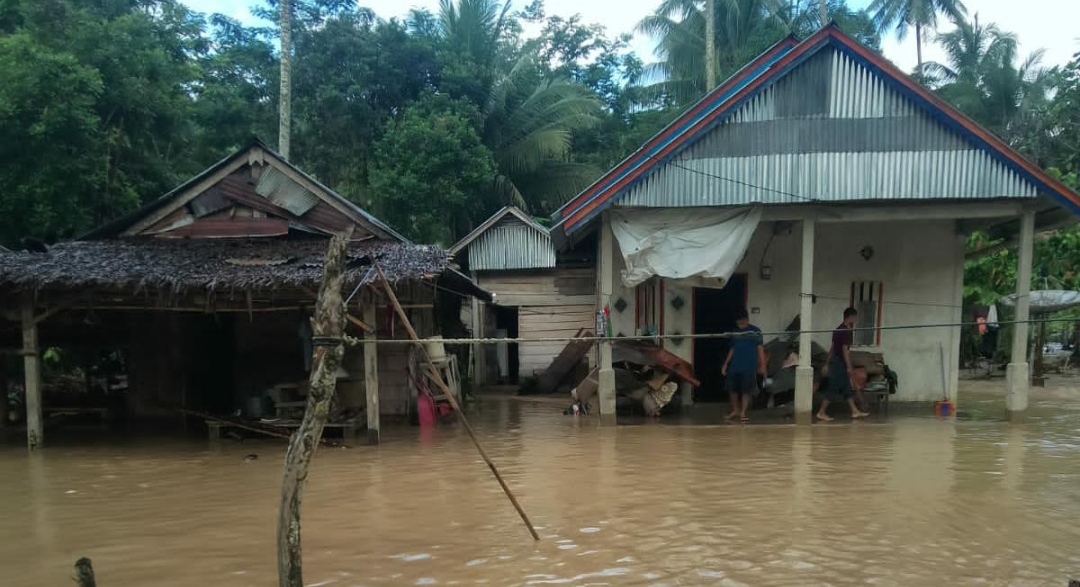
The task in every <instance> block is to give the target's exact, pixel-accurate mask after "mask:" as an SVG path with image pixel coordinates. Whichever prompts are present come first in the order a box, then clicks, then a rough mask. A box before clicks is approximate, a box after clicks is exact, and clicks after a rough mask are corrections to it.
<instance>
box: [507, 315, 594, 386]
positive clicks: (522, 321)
mask: <svg viewBox="0 0 1080 587" xmlns="http://www.w3.org/2000/svg"><path fill="white" fill-rule="evenodd" d="M594 307H595V306H594V305H593V304H588V305H573V306H531V307H530V306H525V307H522V308H520V309H519V310H518V331H519V333H520V336H521V338H557V337H566V338H569V337H572V336H574V335H575V334H577V332H578V330H581V329H582V328H588V329H589V330H592V329H593V328H594V324H595V323H596V318H595V315H594V313H593V308H594ZM565 346H566V343H565V342H529V343H521V344H519V345H518V361H519V363H518V364H519V370H518V375H519V377H533V376H535V375H538V374H539V373H540V372H541V371H543V370H544V369H546V368H547V366H548V365H549V364H551V361H553V360H554V359H555V357H557V356H558V355H559V353H560V352H561V351H562V349H563V347H565ZM591 362H592V360H591V357H590V363H591Z"/></svg>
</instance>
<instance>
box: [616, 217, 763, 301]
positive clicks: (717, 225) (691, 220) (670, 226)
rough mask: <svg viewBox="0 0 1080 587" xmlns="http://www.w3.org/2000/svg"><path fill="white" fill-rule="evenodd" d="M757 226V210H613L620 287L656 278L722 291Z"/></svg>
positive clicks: (632, 285)
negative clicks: (620, 264) (691, 282)
mask: <svg viewBox="0 0 1080 587" xmlns="http://www.w3.org/2000/svg"><path fill="white" fill-rule="evenodd" d="M760 221H761V208H760V207H759V206H753V207H746V208H669V209H663V210H645V209H634V210H616V211H614V212H613V213H612V224H611V228H612V232H614V234H615V240H616V241H618V243H619V249H620V250H621V251H622V255H623V260H624V261H625V262H626V269H624V270H623V272H622V282H623V285H625V286H626V287H634V286H637V285H638V284H641V283H644V282H645V281H646V280H648V279H649V278H650V277H653V276H654V275H655V276H659V277H666V278H669V279H695V280H696V281H697V282H698V285H700V286H703V287H723V286H724V285H726V284H727V281H728V279H730V278H731V274H732V273H734V272H735V269H736V268H737V267H738V266H739V262H740V261H742V258H743V255H745V254H746V248H747V247H748V246H750V238H751V237H752V236H753V235H754V230H755V229H756V228H757V225H758V222H760Z"/></svg>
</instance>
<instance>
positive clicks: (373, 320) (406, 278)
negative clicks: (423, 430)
mask: <svg viewBox="0 0 1080 587" xmlns="http://www.w3.org/2000/svg"><path fill="white" fill-rule="evenodd" d="M350 229H351V231H352V232H351V241H350V244H349V247H348V252H347V264H346V279H345V283H346V288H347V289H348V291H346V292H345V295H346V296H347V298H348V300H349V302H348V330H347V334H349V335H351V336H353V337H356V338H357V339H362V340H363V341H364V342H365V343H375V342H376V341H379V340H381V339H399V340H400V339H404V338H407V333H406V331H405V330H404V329H403V328H402V327H401V324H400V323H399V321H398V320H397V318H396V317H395V315H394V311H393V310H392V308H391V306H390V302H389V301H388V299H387V297H386V296H385V295H384V292H383V289H382V285H383V284H382V282H381V280H380V279H379V277H378V272H377V271H376V270H375V267H376V265H378V267H380V268H381V269H382V271H383V272H385V275H386V279H387V281H388V282H390V283H391V284H392V285H393V287H394V290H395V292H396V295H397V296H398V297H399V299H400V301H401V304H402V305H403V306H404V308H405V311H406V312H407V314H408V317H409V320H410V322H411V323H412V324H413V325H414V326H415V328H416V330H417V332H418V334H419V336H421V337H430V336H433V335H438V334H440V324H439V322H438V320H437V315H438V313H437V306H438V304H439V303H440V292H448V293H447V295H453V296H456V297H461V296H465V297H468V296H473V295H479V296H481V299H483V300H485V301H486V300H489V299H490V296H489V295H488V294H486V292H484V291H483V290H481V289H480V288H478V287H476V285H475V284H473V283H472V282H471V281H470V280H469V279H468V278H467V277H465V276H464V275H463V274H461V273H458V272H457V271H455V270H454V269H453V267H452V265H451V261H450V257H449V255H448V253H447V252H446V251H444V250H441V249H439V248H437V247H433V246H425V245H416V244H413V243H411V242H409V241H408V240H407V239H406V238H404V237H403V236H401V235H400V234H398V233H397V232H395V231H394V230H392V229H391V228H390V227H388V226H386V225H385V224H383V223H382V222H380V221H379V220H378V219H376V218H375V217H373V216H372V215H370V214H368V213H367V212H365V211H364V210H362V209H361V208H360V207H358V206H357V205H355V204H353V203H352V202H350V201H348V200H346V199H345V198H344V197H342V196H341V195H339V194H337V193H335V192H334V191H333V190H331V189H330V188H328V187H326V186H324V185H322V184H321V183H319V182H318V181H316V180H315V179H314V178H312V177H310V176H308V175H306V174H305V173H303V172H302V171H301V170H299V169H297V168H296V167H295V166H293V165H291V164H290V163H288V162H287V161H285V160H284V159H282V158H281V157H280V156H279V155H278V154H276V153H275V152H274V151H273V150H271V149H270V148H268V147H266V146H265V145H263V144H261V143H258V142H255V143H252V144H251V145H249V146H248V147H246V148H244V149H241V150H239V151H237V152H236V153H234V154H232V155H231V156H229V157H227V158H225V159H224V160H222V161H220V162H219V163H217V164H215V165H214V166H212V167H211V168H209V169H207V170H206V171H204V172H203V173H201V174H200V175H198V176H196V177H194V178H192V179H190V180H189V181H187V182H185V183H184V184H183V185H181V186H179V187H177V188H176V189H174V190H173V191H171V192H169V193H168V194H165V195H164V196H162V197H161V198H159V199H157V200H154V201H152V202H151V203H149V204H147V205H146V206H145V207H143V208H142V209H140V210H138V211H136V212H134V213H132V214H130V215H128V216H126V217H123V218H120V219H118V220H116V221H114V222H111V223H109V224H107V225H105V226H102V227H100V228H98V229H96V230H94V231H92V232H91V233H89V234H87V235H85V236H83V237H82V238H79V239H77V240H74V241H71V242H64V243H59V244H56V245H54V246H51V247H44V246H39V247H36V248H37V249H38V250H33V251H19V252H3V253H0V308H2V309H3V312H2V319H0V348H4V349H8V350H10V351H13V352H15V353H18V354H19V355H21V356H22V360H21V361H14V362H8V363H0V366H3V365H8V366H9V367H11V368H9V369H7V376H8V377H7V378H8V379H9V380H14V379H18V380H19V381H17V382H15V383H16V387H21V388H23V389H25V394H23V395H22V396H21V397H25V412H26V419H25V425H26V428H27V435H28V440H29V443H30V446H31V447H32V448H33V447H36V446H39V445H41V443H42V442H43V435H44V430H43V428H44V426H43V423H45V422H46V421H47V420H49V419H50V418H52V417H53V416H60V415H69V416H70V415H79V414H82V415H85V414H94V413H99V412H100V413H105V412H109V413H111V415H112V417H114V418H119V419H121V420H122V421H124V422H129V423H136V422H138V423H158V422H163V423H171V424H182V425H184V426H203V425H204V423H203V422H204V418H203V416H202V415H203V414H205V415H207V416H208V417H229V415H231V414H234V413H238V414H240V415H241V417H244V418H247V419H248V420H251V421H254V422H256V423H257V424H258V425H260V426H262V427H270V428H277V429H282V430H284V431H285V432H287V431H288V430H289V427H290V426H291V425H294V424H295V423H296V420H297V419H298V418H299V416H301V415H302V412H303V406H304V402H305V395H306V386H307V378H308V373H307V371H308V369H309V368H310V364H309V363H310V358H311V351H312V344H313V342H312V334H311V328H310V323H309V322H308V320H309V318H310V313H311V310H312V308H313V306H314V303H315V300H316V297H317V293H316V292H317V290H318V287H319V283H320V281H321V278H322V274H323V259H324V256H325V254H326V250H327V244H328V242H329V236H330V235H332V234H337V233H341V232H344V231H347V230H350ZM412 346H413V345H408V344H361V345H356V346H347V348H346V354H345V358H344V361H343V364H342V367H341V369H339V371H338V388H337V391H338V393H337V394H336V395H337V398H336V404H335V406H334V407H333V409H332V410H331V414H330V424H329V426H330V427H331V428H334V427H337V428H341V429H343V431H350V430H352V429H355V428H359V429H364V428H366V429H367V431H368V437H369V439H370V440H372V441H375V442H377V441H378V433H379V428H380V417H392V418H398V417H403V416H405V415H406V414H408V413H409V412H410V410H411V409H412V406H413V402H414V398H415V394H416V387H415V385H414V383H415V377H413V373H411V371H415V370H416V369H415V361H416V359H415V358H414V357H412V352H411V351H410V348H412ZM54 348H55V349H60V355H61V356H64V357H76V356H77V357H80V358H81V361H82V362H83V365H82V369H81V372H82V377H84V378H85V381H84V382H75V385H73V386H71V387H74V388H76V390H75V392H74V393H72V392H70V391H71V390H65V389H60V388H59V387H63V386H58V385H55V383H56V382H53V381H44V382H43V380H42V358H43V353H44V351H45V350H46V349H54ZM12 363H15V364H16V366H17V367H21V368H18V369H16V368H15V367H13V366H12ZM20 364H21V365H20ZM17 371H18V372H17ZM0 379H2V378H0ZM79 390H81V392H79ZM5 405H6V402H5ZM6 421H7V419H5V422H6Z"/></svg>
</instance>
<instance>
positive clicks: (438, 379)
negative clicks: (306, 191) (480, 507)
mask: <svg viewBox="0 0 1080 587" xmlns="http://www.w3.org/2000/svg"><path fill="white" fill-rule="evenodd" d="M375 271H378V272H379V279H381V280H382V284H383V288H384V289H385V290H386V295H387V297H389V298H390V303H391V304H392V305H393V306H394V312H395V313H397V316H398V318H400V319H401V324H402V326H404V327H405V330H406V331H407V332H408V333H409V337H410V338H411V339H412V340H413V341H415V342H416V343H417V345H416V346H417V348H419V349H420V352H422V353H424V358H425V359H427V361H426V362H427V365H428V372H429V373H430V374H431V380H432V381H434V382H435V385H437V386H438V387H439V390H440V391H442V392H443V393H444V394H446V397H447V399H449V400H450V405H451V406H453V407H454V411H455V412H456V413H457V415H458V418H460V419H461V424H462V425H463V426H465V431H466V432H468V433H469V438H471V439H472V441H473V444H474V445H476V450H477V452H479V453H480V458H482V459H484V462H485V463H487V466H488V468H489V469H491V473H492V474H493V475H495V479H496V480H497V481H498V482H499V485H500V486H501V487H502V490H503V492H504V493H506V497H508V498H510V503H511V504H513V505H514V509H516V510H517V513H518V515H519V516H521V520H522V521H523V522H525V526H526V527H528V528H529V533H530V534H532V537H533V540H540V535H539V534H537V533H536V528H534V527H533V525H532V522H530V521H529V516H527V515H525V510H523V509H521V505H520V504H518V501H517V499H516V498H515V497H514V494H513V492H511V491H510V487H509V486H508V485H507V484H506V481H503V478H502V475H500V474H499V470H498V469H496V468H495V463H493V462H491V459H489V458H488V456H487V453H485V452H484V447H482V446H480V441H479V440H477V439H476V433H474V432H473V429H472V426H470V425H469V421H468V420H467V419H466V418H465V412H464V411H462V409H461V406H460V405H459V404H458V402H457V398H455V397H454V394H452V393H450V388H448V387H447V386H446V382H444V381H443V378H442V374H440V373H439V370H438V369H436V368H435V365H434V364H433V363H432V362H431V357H429V356H428V354H427V349H426V348H424V345H423V344H421V342H420V337H419V336H417V335H416V330H413V327H412V323H411V322H409V317H408V316H406V315H405V310H404V309H402V307H401V303H400V302H398V299H397V296H396V295H394V289H393V288H392V287H390V282H389V281H387V280H386V275H385V274H384V273H383V270H382V267H380V266H379V263H378V262H376V263H375Z"/></svg>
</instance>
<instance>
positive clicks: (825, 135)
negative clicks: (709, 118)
mask: <svg viewBox="0 0 1080 587" xmlns="http://www.w3.org/2000/svg"><path fill="white" fill-rule="evenodd" d="M1037 194H1038V188H1037V187H1036V186H1035V185H1034V184H1033V183H1031V182H1029V181H1027V180H1025V179H1024V178H1022V177H1021V176H1020V175H1019V174H1018V173H1016V172H1015V171H1013V170H1012V169H1011V168H1009V167H1006V166H1005V165H1004V164H1002V163H1001V162H1000V161H998V160H997V159H995V158H993V157H991V156H990V155H989V154H988V153H987V152H986V151H985V150H983V149H977V148H975V147H974V146H973V145H971V144H970V143H969V142H968V141H966V140H964V139H963V138H962V137H960V136H959V135H957V134H956V133H954V132H951V131H950V130H949V129H947V128H946V127H945V126H944V125H943V124H941V123H940V122H938V121H937V120H935V119H933V118H931V117H930V116H929V115H928V114H926V113H925V112H922V111H920V110H917V109H916V108H914V106H913V105H912V104H911V103H910V102H909V101H908V100H906V99H905V98H904V97H903V96H902V95H900V93H899V92H897V91H896V90H894V89H892V88H890V87H888V86H886V85H885V84H884V83H883V82H882V80H881V78H880V77H878V76H877V75H875V74H873V73H872V72H870V71H869V70H868V69H867V68H865V67H864V66H862V65H860V64H858V63H856V62H855V61H853V60H852V59H851V58H849V57H848V56H846V55H844V54H842V53H840V52H839V51H836V50H827V51H822V52H821V53H818V54H817V55H815V56H814V57H812V58H810V59H808V60H807V61H806V62H805V63H804V64H803V65H802V66H801V67H800V68H799V69H796V70H794V71H793V72H792V73H791V74H790V75H789V76H787V77H784V78H781V79H780V80H779V81H778V82H777V83H776V84H774V85H772V86H770V87H768V88H766V89H765V90H763V91H762V92H761V93H759V94H758V95H756V96H755V97H754V98H753V99H751V100H749V101H747V102H746V103H745V104H744V105H743V106H742V107H740V108H739V109H738V110H736V111H734V112H732V113H731V115H729V117H728V119H727V120H726V121H725V122H723V123H722V124H720V125H719V126H717V127H716V128H714V129H713V130H712V131H710V132H709V133H708V134H707V135H705V136H703V137H702V138H700V139H699V140H698V141H697V142H695V143H694V144H693V145H691V146H689V147H688V148H687V149H686V150H685V151H684V152H683V153H682V154H681V155H680V157H679V158H677V159H675V160H673V161H671V162H668V163H666V164H663V165H660V166H659V167H658V168H657V169H656V170H654V171H653V173H652V174H651V175H649V176H648V177H647V178H646V179H645V180H644V181H641V182H640V183H638V184H636V185H634V186H632V187H631V188H630V189H629V190H627V191H626V192H625V195H624V196H623V197H621V198H620V199H619V200H618V201H617V203H616V204H615V205H616V206H623V207H629V206H641V207H666V206H676V207H683V206H726V205H739V204H749V203H766V204H781V203H782V204H790V203H801V202H808V201H823V202H843V201H865V200H928V199H950V200H952V199H976V198H977V199H983V198H1034V197H1036V195H1037Z"/></svg>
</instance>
